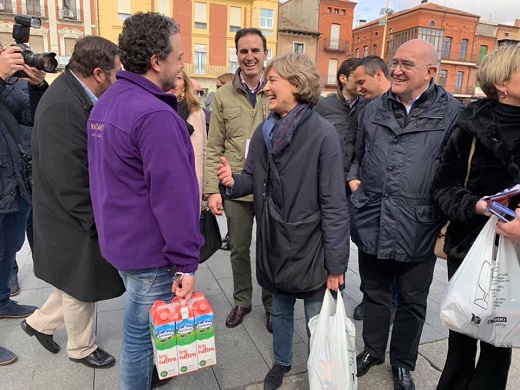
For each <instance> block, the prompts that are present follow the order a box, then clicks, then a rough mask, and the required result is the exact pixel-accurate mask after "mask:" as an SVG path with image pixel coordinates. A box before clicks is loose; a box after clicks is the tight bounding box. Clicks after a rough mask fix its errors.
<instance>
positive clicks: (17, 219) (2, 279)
mask: <svg viewBox="0 0 520 390" xmlns="http://www.w3.org/2000/svg"><path fill="white" fill-rule="evenodd" d="M17 202H18V211H15V212H14V213H7V214H2V213H0V307H2V306H4V305H7V304H8V303H9V297H10V295H11V290H10V289H9V279H10V278H11V273H12V270H13V264H14V262H15V259H16V252H18V251H19V250H20V249H21V248H22V246H23V243H24V241H25V226H26V225H27V215H29V210H30V208H31V206H30V205H29V203H27V202H26V201H25V200H24V199H23V198H22V197H21V196H20V195H18V198H17Z"/></svg>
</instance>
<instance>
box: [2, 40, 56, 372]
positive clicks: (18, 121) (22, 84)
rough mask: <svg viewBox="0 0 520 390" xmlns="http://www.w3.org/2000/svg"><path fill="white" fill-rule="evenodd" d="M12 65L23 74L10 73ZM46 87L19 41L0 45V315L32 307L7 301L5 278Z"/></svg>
mask: <svg viewBox="0 0 520 390" xmlns="http://www.w3.org/2000/svg"><path fill="white" fill-rule="evenodd" d="M18 71H23V72H24V73H25V75H26V76H27V77H24V78H20V79H18V78H16V77H12V76H13V74H15V73H16V72H18ZM47 87H48V84H47V83H46V82H45V72H43V71H40V70H38V69H36V68H33V67H29V66H28V65H26V64H25V62H24V57H23V55H22V49H21V48H20V47H18V46H10V47H7V48H4V46H3V45H2V46H1V47H0V183H1V184H0V319H2V318H24V317H27V316H29V315H30V314H31V313H32V312H34V311H35V310H36V309H37V307H35V306H26V305H20V304H18V303H16V302H14V301H12V300H11V299H10V294H11V291H10V288H9V281H10V278H11V273H12V269H13V264H14V261H15V256H16V252H18V251H19V250H20V249H21V247H22V245H23V243H24V241H25V227H26V224H27V216H28V214H29V210H30V208H31V188H30V184H29V173H30V166H29V164H28V156H29V155H30V141H31V131H32V129H31V126H32V125H33V121H34V112H35V111H36V106H37V104H38V102H39V100H40V98H41V96H42V95H43V92H44V91H45V90H46V89H47ZM15 360H16V356H15V355H14V354H13V353H12V352H10V351H8V350H7V349H5V348H2V347H0V365H6V364H10V363H13V362H14V361H15Z"/></svg>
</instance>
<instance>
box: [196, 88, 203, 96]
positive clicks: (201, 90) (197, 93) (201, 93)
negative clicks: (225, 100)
mask: <svg viewBox="0 0 520 390" xmlns="http://www.w3.org/2000/svg"><path fill="white" fill-rule="evenodd" d="M195 95H199V96H200V97H203V96H204V90H203V89H196V90H195Z"/></svg>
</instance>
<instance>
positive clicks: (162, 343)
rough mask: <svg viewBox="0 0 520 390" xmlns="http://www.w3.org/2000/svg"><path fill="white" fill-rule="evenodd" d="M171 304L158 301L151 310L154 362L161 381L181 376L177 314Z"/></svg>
mask: <svg viewBox="0 0 520 390" xmlns="http://www.w3.org/2000/svg"><path fill="white" fill-rule="evenodd" d="M172 309H173V307H172V305H171V304H168V305H167V304H166V303H165V302H163V301H156V302H155V303H154V304H153V306H152V308H151V309H150V331H151V332H150V333H151V336H152V345H153V351H154V362H155V365H156V366H157V372H158V374H159V378H160V379H166V378H170V377H172V376H176V375H179V364H178V357H177V355H178V352H177V349H178V347H177V337H176V329H175V313H174V311H173V310H172Z"/></svg>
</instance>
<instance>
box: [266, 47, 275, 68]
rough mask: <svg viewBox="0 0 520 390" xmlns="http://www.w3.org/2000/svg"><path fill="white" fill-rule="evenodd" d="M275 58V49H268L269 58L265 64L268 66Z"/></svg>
mask: <svg viewBox="0 0 520 390" xmlns="http://www.w3.org/2000/svg"><path fill="white" fill-rule="evenodd" d="M272 59H273V49H267V58H266V59H265V62H264V66H267V64H268V63H269V62H271V60H272Z"/></svg>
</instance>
